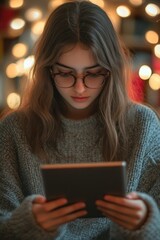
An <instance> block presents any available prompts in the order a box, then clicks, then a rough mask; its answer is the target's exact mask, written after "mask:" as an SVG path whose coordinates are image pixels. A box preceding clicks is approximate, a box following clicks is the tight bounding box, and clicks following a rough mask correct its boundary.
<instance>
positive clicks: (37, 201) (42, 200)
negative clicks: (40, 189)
mask: <svg viewBox="0 0 160 240" xmlns="http://www.w3.org/2000/svg"><path fill="white" fill-rule="evenodd" d="M44 202H46V198H45V197H44V196H42V195H38V196H36V197H35V199H34V200H33V203H44Z"/></svg>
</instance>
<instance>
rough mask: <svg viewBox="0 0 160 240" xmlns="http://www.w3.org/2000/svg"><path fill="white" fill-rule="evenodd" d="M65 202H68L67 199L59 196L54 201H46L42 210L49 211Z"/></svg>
mask: <svg viewBox="0 0 160 240" xmlns="http://www.w3.org/2000/svg"><path fill="white" fill-rule="evenodd" d="M67 203H68V200H67V199H66V198H61V199H57V200H54V201H50V202H46V203H45V204H44V205H43V209H44V211H46V212H49V211H52V210H54V209H56V208H59V207H62V206H63V205H65V204H67Z"/></svg>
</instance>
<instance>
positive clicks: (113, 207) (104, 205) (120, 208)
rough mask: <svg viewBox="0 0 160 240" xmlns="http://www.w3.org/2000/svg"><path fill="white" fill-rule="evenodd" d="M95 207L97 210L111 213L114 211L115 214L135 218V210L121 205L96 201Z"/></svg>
mask: <svg viewBox="0 0 160 240" xmlns="http://www.w3.org/2000/svg"><path fill="white" fill-rule="evenodd" d="M96 205H97V206H98V208H99V207H100V208H103V209H106V210H111V211H115V212H117V213H120V214H125V215H128V216H135V217H136V212H137V211H135V209H133V208H129V207H126V206H125V207H124V206H123V205H116V204H114V203H110V202H105V201H101V200H98V201H96Z"/></svg>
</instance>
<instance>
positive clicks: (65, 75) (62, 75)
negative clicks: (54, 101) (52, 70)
mask: <svg viewBox="0 0 160 240" xmlns="http://www.w3.org/2000/svg"><path fill="white" fill-rule="evenodd" d="M59 75H60V76H61V77H70V76H71V74H70V73H65V72H60V73H59Z"/></svg>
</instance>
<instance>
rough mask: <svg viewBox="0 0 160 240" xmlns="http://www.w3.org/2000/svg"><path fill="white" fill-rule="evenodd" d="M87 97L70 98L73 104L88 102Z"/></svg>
mask: <svg viewBox="0 0 160 240" xmlns="http://www.w3.org/2000/svg"><path fill="white" fill-rule="evenodd" d="M88 98H89V97H72V99H73V101H75V102H85V101H87V100H88Z"/></svg>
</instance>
